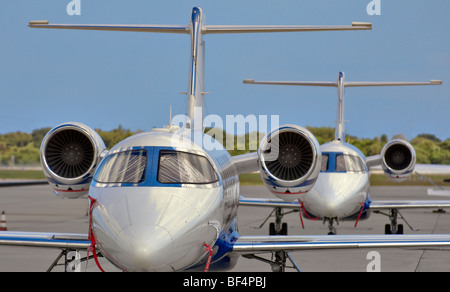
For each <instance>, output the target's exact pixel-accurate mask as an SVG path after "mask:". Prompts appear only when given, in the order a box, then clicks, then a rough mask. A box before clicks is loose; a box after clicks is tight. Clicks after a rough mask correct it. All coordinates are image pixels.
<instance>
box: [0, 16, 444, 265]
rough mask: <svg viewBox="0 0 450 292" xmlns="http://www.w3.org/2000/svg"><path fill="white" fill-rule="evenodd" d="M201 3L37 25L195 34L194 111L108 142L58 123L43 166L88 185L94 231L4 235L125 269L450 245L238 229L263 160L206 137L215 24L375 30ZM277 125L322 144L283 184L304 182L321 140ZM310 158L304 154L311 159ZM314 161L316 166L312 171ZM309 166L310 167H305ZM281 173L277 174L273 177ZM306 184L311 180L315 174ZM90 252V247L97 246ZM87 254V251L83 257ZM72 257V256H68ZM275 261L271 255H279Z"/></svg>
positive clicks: (75, 188) (237, 29)
mask: <svg viewBox="0 0 450 292" xmlns="http://www.w3.org/2000/svg"><path fill="white" fill-rule="evenodd" d="M204 19H205V17H204V15H203V13H202V10H201V9H200V8H197V7H195V8H193V10H192V14H191V21H190V23H189V24H188V25H63V24H49V23H48V22H47V21H38V22H31V23H30V27H36V28H60V29H86V30H113V31H137V32H165V33H180V34H187V35H189V36H190V38H191V42H190V46H191V54H190V67H189V88H188V91H187V99H188V105H187V117H188V120H187V122H186V123H185V124H184V126H183V127H182V128H181V129H180V130H175V129H173V128H169V129H166V130H158V131H151V132H147V133H140V134H137V135H134V136H132V137H130V138H127V139H126V140H124V141H122V142H120V143H118V144H117V145H116V146H114V147H113V148H112V149H111V150H110V151H106V150H105V147H104V144H103V142H102V141H101V139H100V137H99V136H98V135H97V134H96V133H95V132H94V131H93V130H91V129H90V128H89V127H87V126H85V125H82V124H79V123H65V124H62V125H59V126H57V127H55V128H53V129H52V130H51V131H50V132H49V133H48V135H47V136H46V137H45V139H44V140H43V143H42V147H41V151H42V155H41V158H42V166H43V169H44V171H45V174H46V176H47V177H48V180H49V182H50V184H51V185H52V186H53V187H54V188H55V190H56V191H57V192H66V193H68V194H70V195H71V196H72V197H77V196H78V197H79V196H82V195H85V194H86V193H87V194H88V196H89V198H90V202H91V204H90V211H89V218H90V224H89V225H90V226H89V230H88V233H87V234H70V233H67V234H66V233H64V234H61V233H33V232H2V233H0V244H9V245H11V244H12V245H26V246H43V247H54V248H59V249H63V252H62V253H61V255H60V256H63V255H65V254H67V252H68V251H78V254H79V251H80V250H88V251H89V252H92V253H93V255H94V258H96V257H97V254H98V253H99V254H101V255H102V256H104V257H105V258H106V259H107V260H109V261H110V262H111V263H112V264H114V265H115V266H117V267H118V268H119V269H121V270H123V271H180V270H188V269H200V270H203V269H204V270H209V269H211V270H213V269H214V270H219V269H225V270H227V269H228V270H229V269H232V268H233V267H234V265H235V263H236V260H237V258H238V257H239V256H240V255H247V256H248V257H251V255H254V254H256V253H269V254H275V257H274V260H273V261H271V264H272V267H273V268H274V269H275V270H281V271H282V270H284V267H285V264H286V260H287V259H288V258H290V257H289V253H288V252H289V251H295V250H304V249H313V248H355V247H377V246H380V247H387V246H390V247H398V246H437V245H439V246H442V245H444V246H446V245H450V235H420V236H419V235H414V236H409V237H399V236H397V235H394V236H393V237H386V236H384V235H383V236H337V237H328V236H283V237H277V236H258V237H253V236H241V235H240V234H239V233H238V231H237V218H236V214H237V208H238V202H239V179H238V173H239V172H244V171H254V169H255V168H258V165H257V161H258V158H257V157H255V156H253V155H242V156H237V157H231V156H230V155H229V154H228V152H227V151H226V150H225V149H224V148H220V149H213V150H206V149H205V148H204V147H202V145H199V144H198V143H197V142H196V141H198V140H196V139H195V137H194V136H196V135H200V137H201V138H203V127H202V116H201V115H198V116H196V115H195V109H196V108H200V109H202V108H203V106H204V97H203V94H204V74H203V66H204V64H203V61H204V40H203V36H204V35H206V34H220V33H250V32H289V31H291V32H293V31H324V30H368V29H371V26H370V24H353V25H351V26H227V25H226V26H222V25H206V24H205V23H204ZM274 135H277V136H281V138H283V137H284V136H285V135H288V136H292V137H295V138H296V139H298V141H299V142H301V143H303V144H304V145H305V149H309V150H307V151H311V152H313V153H314V155H313V162H314V165H313V166H312V167H311V165H310V164H305V168H304V169H303V171H305V173H304V174H302V175H301V176H298V177H295V178H289V180H283V182H280V183H282V184H288V185H292V186H298V185H301V184H303V182H304V181H307V180H315V179H312V178H311V177H309V178H308V176H310V175H311V174H312V175H317V174H318V172H316V171H315V167H316V166H317V165H319V167H320V157H321V153H320V149H319V147H318V146H317V141H315V142H314V139H312V138H311V140H310V139H309V137H312V135H310V134H308V132H307V131H306V130H305V129H303V128H301V127H298V126H284V127H281V128H280V129H278V130H275V131H274V132H272V137H274ZM302 163H303V161H302ZM309 169H312V171H310V170H309ZM305 175H306V176H305ZM273 180H275V181H276V180H277V179H276V178H273ZM304 185H305V186H301V187H296V189H299V188H301V189H303V190H305V191H306V190H307V189H310V188H311V187H312V185H313V184H311V183H306V184H304ZM89 252H88V255H89ZM75 258H77V257H75ZM68 261H70V259H68ZM269 262H270V261H269Z"/></svg>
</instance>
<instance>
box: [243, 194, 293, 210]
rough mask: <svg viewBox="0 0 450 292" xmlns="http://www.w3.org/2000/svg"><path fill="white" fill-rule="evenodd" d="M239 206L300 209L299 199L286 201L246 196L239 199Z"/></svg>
mask: <svg viewBox="0 0 450 292" xmlns="http://www.w3.org/2000/svg"><path fill="white" fill-rule="evenodd" d="M239 206H249V207H267V208H287V209H299V208H300V204H299V203H298V202H297V201H292V202H286V201H283V200H278V199H260V198H244V197H241V198H240V199H239Z"/></svg>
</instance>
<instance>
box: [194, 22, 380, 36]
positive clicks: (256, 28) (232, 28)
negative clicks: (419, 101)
mask: <svg viewBox="0 0 450 292" xmlns="http://www.w3.org/2000/svg"><path fill="white" fill-rule="evenodd" d="M371 29H372V24H371V23H365V22H353V23H352V25H205V26H204V28H203V33H204V34H220V33H258V32H261V33H262V32H296V31H335V30H371Z"/></svg>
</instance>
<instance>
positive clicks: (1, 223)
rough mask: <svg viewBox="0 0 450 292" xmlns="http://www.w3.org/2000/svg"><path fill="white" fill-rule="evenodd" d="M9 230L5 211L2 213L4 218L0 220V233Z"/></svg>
mask: <svg viewBox="0 0 450 292" xmlns="http://www.w3.org/2000/svg"><path fill="white" fill-rule="evenodd" d="M7 230H8V228H6V215H5V211H3V212H2V217H1V218H0V231H7Z"/></svg>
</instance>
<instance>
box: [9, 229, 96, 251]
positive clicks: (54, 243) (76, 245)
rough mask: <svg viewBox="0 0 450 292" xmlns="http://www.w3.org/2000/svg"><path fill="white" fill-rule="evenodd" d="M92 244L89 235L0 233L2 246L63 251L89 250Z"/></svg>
mask: <svg viewBox="0 0 450 292" xmlns="http://www.w3.org/2000/svg"><path fill="white" fill-rule="evenodd" d="M90 244H91V241H90V240H89V239H88V235H87V234H81V233H42V232H15V231H2V232H0V245H14V246H33V247H52V248H62V249H75V250H79V249H87V248H88V247H89V246H90Z"/></svg>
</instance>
